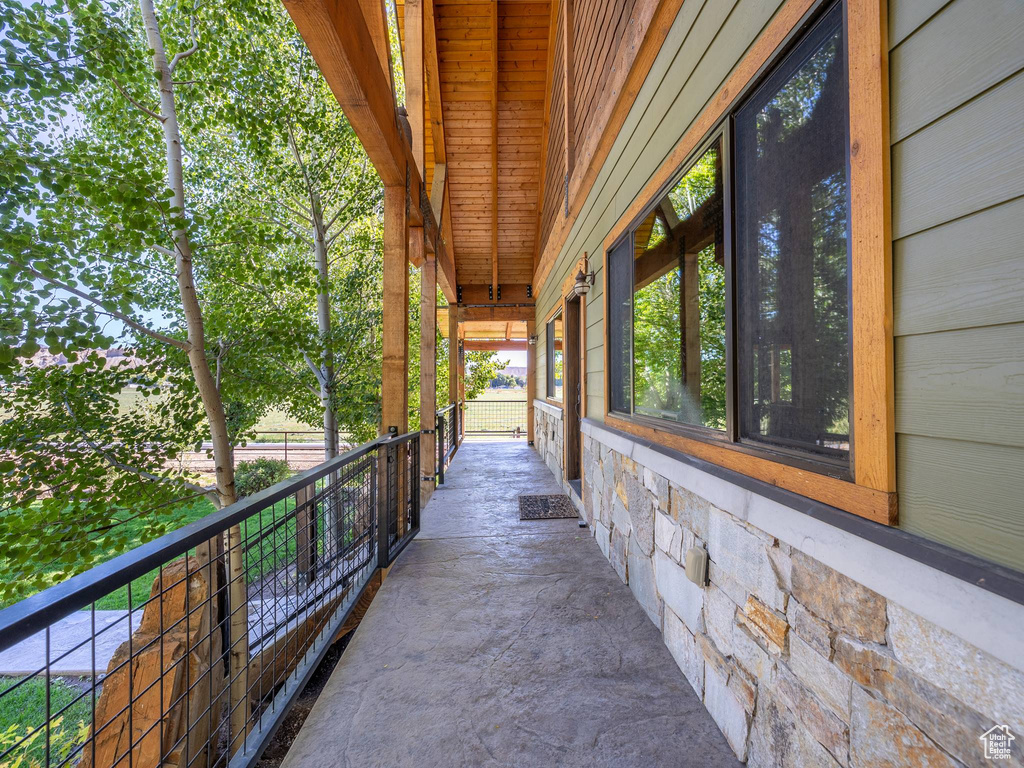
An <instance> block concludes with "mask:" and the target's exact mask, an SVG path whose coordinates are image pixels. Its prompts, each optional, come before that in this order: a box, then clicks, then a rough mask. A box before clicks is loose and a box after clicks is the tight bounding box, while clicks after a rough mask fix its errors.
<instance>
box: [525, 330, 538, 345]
mask: <svg viewBox="0 0 1024 768" xmlns="http://www.w3.org/2000/svg"><path fill="white" fill-rule="evenodd" d="M526 343H527V344H529V345H530V346H531V347H536V346H537V334H536V333H534V334H532V335H531V336H530V337H529V338H528V339H527V340H526Z"/></svg>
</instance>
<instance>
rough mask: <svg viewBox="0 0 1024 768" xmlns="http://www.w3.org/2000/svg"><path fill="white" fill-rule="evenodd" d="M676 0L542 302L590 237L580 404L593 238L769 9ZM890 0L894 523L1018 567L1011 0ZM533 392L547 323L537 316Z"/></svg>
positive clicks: (1016, 83)
mask: <svg viewBox="0 0 1024 768" xmlns="http://www.w3.org/2000/svg"><path fill="white" fill-rule="evenodd" d="M779 5H780V3H779V2H778V0H687V2H684V3H683V5H682V8H681V9H680V12H679V15H678V17H677V18H676V20H675V23H674V24H673V26H672V28H671V30H670V32H669V35H668V37H667V39H666V42H665V44H664V46H663V47H662V50H661V52H660V53H659V55H658V56H657V58H656V60H655V62H654V65H653V66H652V69H651V72H650V74H649V75H648V77H647V79H646V81H645V82H644V84H643V86H642V87H641V89H640V92H639V94H638V96H637V99H636V101H635V102H634V104H633V107H632V109H631V110H630V112H629V115H628V116H627V118H626V120H625V123H624V125H623V127H622V129H621V131H620V132H619V135H618V136H617V138H616V140H615V143H614V145H613V147H612V150H611V152H610V154H609V156H608V159H607V161H606V162H605V164H604V166H603V167H602V168H601V170H600V172H599V173H598V176H597V180H596V182H595V184H594V187H593V188H592V189H591V190H590V193H589V194H588V196H587V199H586V201H585V202H584V204H583V206H582V208H581V211H580V213H579V216H578V217H577V218H576V220H575V221H574V222H573V223H572V228H571V230H570V233H569V236H568V238H567V240H566V243H565V245H564V247H563V248H562V251H561V252H560V254H559V256H558V258H557V260H556V263H555V266H554V268H553V269H552V271H551V273H550V275H549V277H548V280H547V282H546V283H545V285H544V288H543V290H542V291H541V292H540V295H539V297H538V305H537V311H538V320H539V321H541V322H542V321H543V318H544V317H545V316H546V315H547V314H548V312H549V311H550V310H551V308H552V307H553V306H554V305H555V303H556V302H557V301H558V300H559V299H560V296H559V292H560V290H561V285H562V282H563V281H564V280H565V278H566V277H567V276H568V274H569V272H570V270H572V269H573V268H574V266H575V263H576V260H577V259H578V258H579V257H580V256H581V255H582V254H583V253H584V252H586V253H588V254H589V255H590V258H591V263H592V266H593V267H594V268H595V270H596V272H597V280H598V282H597V285H596V286H595V287H594V289H593V290H592V291H591V292H590V294H589V295H588V297H587V328H586V347H587V372H586V375H587V403H588V415H589V416H590V417H592V418H597V419H600V418H602V416H603V413H604V348H603V345H604V337H605V327H604V302H605V296H604V291H603V290H602V286H603V282H602V281H603V274H602V271H601V264H602V261H603V252H602V247H603V242H604V239H605V237H606V236H607V234H608V232H609V231H610V230H611V228H612V227H613V226H615V224H616V221H617V219H618V218H619V217H620V216H621V215H622V214H623V213H624V212H625V211H626V210H627V208H628V207H629V206H630V205H631V204H632V203H633V201H634V200H635V199H636V197H637V195H638V194H639V193H640V191H641V190H642V189H643V187H644V185H645V184H646V183H647V182H648V180H649V179H650V178H651V176H652V174H653V173H654V172H655V171H656V170H657V168H658V167H659V166H660V165H661V163H662V162H663V161H664V160H665V158H666V157H667V156H668V154H669V153H670V152H671V151H672V149H673V148H674V147H675V145H676V144H677V143H678V141H679V140H680V138H681V137H682V136H683V135H684V134H685V133H686V131H687V130H688V129H689V127H690V126H691V125H692V123H693V121H694V120H695V119H696V118H697V116H698V115H700V113H701V112H702V111H703V110H704V108H705V107H706V106H707V104H708V103H709V100H710V99H711V97H712V96H713V95H714V93H715V92H716V91H717V90H718V88H719V87H720V86H721V85H722V83H723V82H724V81H725V80H726V78H727V77H728V76H729V74H730V72H731V71H732V70H733V69H734V67H735V66H736V63H737V62H738V61H739V60H740V59H741V58H742V56H743V54H744V53H745V52H746V51H747V50H748V49H749V47H750V45H751V44H752V43H753V42H754V41H755V40H756V38H757V36H758V35H759V34H760V33H761V31H762V30H763V29H764V27H765V25H766V24H767V23H768V22H769V21H770V20H771V18H772V16H773V15H774V14H775V13H776V12H777V10H778V7H779ZM1020 8H1021V6H1020V3H1019V0H978V1H977V2H973V1H972V0H953V2H946V0H891V1H890V4H889V30H890V39H889V44H890V48H891V51H892V52H891V58H890V77H891V82H890V86H891V92H890V101H891V120H892V123H891V129H892V131H891V133H892V141H893V148H892V172H893V190H892V201H893V233H894V238H895V239H894V244H893V283H894V296H893V299H894V329H895V334H896V337H897V338H896V345H895V352H896V420H897V432H898V435H897V476H898V490H899V494H900V521H901V523H900V524H901V526H902V527H904V528H906V529H907V530H908V531H912V532H914V533H917V534H920V535H922V536H925V537H928V538H931V539H935V540H938V541H942V542H945V543H947V544H950V545H951V546H954V547H958V548H960V549H963V550H964V551H968V552H972V553H974V554H978V555H980V556H983V557H987V558H990V559H992V560H994V561H997V562H1000V563H1004V564H1007V565H1011V566H1013V567H1017V568H1021V569H1024V247H1021V245H1020V244H1021V243H1024V129H1022V126H1024V72H1022V70H1024V46H1021V45H1020V43H1019V40H1021V39H1024V13H1021V10H1020ZM538 333H539V334H540V339H541V341H540V343H539V344H538V347H537V350H538V358H539V359H538V366H537V376H538V390H537V391H538V392H540V393H543V392H544V386H545V366H544V334H543V328H542V327H541V325H540V323H538Z"/></svg>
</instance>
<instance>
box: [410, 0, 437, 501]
mask: <svg viewBox="0 0 1024 768" xmlns="http://www.w3.org/2000/svg"><path fill="white" fill-rule="evenodd" d="M406 7H407V8H408V6H406ZM413 239H415V238H413ZM436 413H437V261H435V260H434V259H433V258H431V257H430V256H429V255H428V256H426V257H424V259H423V268H422V269H421V270H420V430H421V434H420V475H421V476H422V478H423V479H422V480H421V487H420V501H421V502H422V505H423V506H425V505H426V503H427V501H428V500H429V499H430V496H431V494H433V492H434V469H435V466H436V464H437V457H436V455H435V448H436V445H437V444H436V442H435V440H436V439H437V438H436V436H435V435H434V433H433V432H432V431H430V432H425V431H423V430H433V429H434V427H435V426H436V424H437V416H436ZM428 478H429V479H428ZM421 508H422V507H421Z"/></svg>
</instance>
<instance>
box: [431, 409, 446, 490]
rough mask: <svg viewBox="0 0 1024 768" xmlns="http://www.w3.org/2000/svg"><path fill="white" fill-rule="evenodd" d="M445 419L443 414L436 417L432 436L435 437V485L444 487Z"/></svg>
mask: <svg viewBox="0 0 1024 768" xmlns="http://www.w3.org/2000/svg"><path fill="white" fill-rule="evenodd" d="M447 431H448V430H447V429H446V419H445V417H444V415H443V414H439V415H438V417H437V424H436V425H435V427H434V434H435V435H436V436H437V473H436V474H437V484H438V485H444V453H445V451H444V439H445V437H446V432H447Z"/></svg>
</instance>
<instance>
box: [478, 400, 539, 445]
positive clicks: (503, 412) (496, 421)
mask: <svg viewBox="0 0 1024 768" xmlns="http://www.w3.org/2000/svg"><path fill="white" fill-rule="evenodd" d="M465 413H466V415H465V418H466V434H477V435H479V434H507V435H510V436H516V437H518V436H520V435H524V434H526V401H525V400H469V401H467V402H466V412H465Z"/></svg>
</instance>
